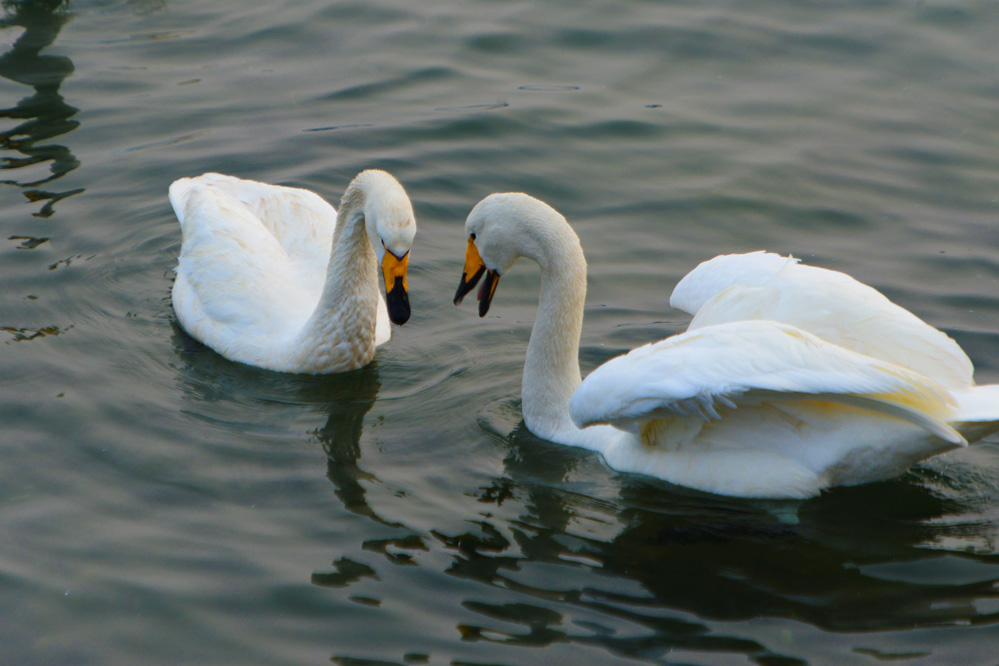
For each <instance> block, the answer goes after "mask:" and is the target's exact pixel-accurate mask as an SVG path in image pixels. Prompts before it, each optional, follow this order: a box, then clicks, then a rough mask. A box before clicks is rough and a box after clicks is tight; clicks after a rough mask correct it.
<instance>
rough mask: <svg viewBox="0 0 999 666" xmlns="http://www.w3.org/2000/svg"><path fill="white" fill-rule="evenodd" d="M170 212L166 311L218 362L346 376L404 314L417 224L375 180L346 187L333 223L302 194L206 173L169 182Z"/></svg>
mask: <svg viewBox="0 0 999 666" xmlns="http://www.w3.org/2000/svg"><path fill="white" fill-rule="evenodd" d="M170 203H171V205H172V206H173V209H174V212H175V213H176V215H177V219H178V220H179V221H180V225H181V229H182V233H183V240H182V245H181V251H180V257H179V264H178V267H177V279H176V281H175V282H174V287H173V305H174V310H175V311H176V313H177V318H178V320H179V321H180V324H181V325H182V326H183V327H184V329H185V330H186V331H187V332H188V333H190V334H191V335H192V336H193V337H195V338H197V339H198V340H200V341H201V342H203V343H204V344H206V345H208V346H209V347H211V348H212V349H214V350H215V351H217V352H219V353H220V354H222V355H223V356H225V357H226V358H229V359H231V360H233V361H238V362H241V363H246V364H249V365H255V366H259V367H263V368H268V369H271V370H277V371H282V372H301V373H327V372H339V371H344V370H350V369H352V368H357V367H360V366H362V365H365V364H366V363H368V362H369V361H370V360H371V358H372V357H373V355H374V350H375V346H376V345H379V344H382V343H384V342H386V341H387V340H388V339H389V337H390V336H391V331H390V326H389V319H390V312H392V313H393V314H394V316H393V317H392V319H393V320H395V321H396V323H400V324H401V323H404V322H405V321H406V319H407V318H408V316H409V302H408V297H407V294H406V289H405V287H406V285H405V280H406V273H405V271H406V263H407V261H408V252H409V249H410V247H411V246H412V242H413V236H414V235H415V232H416V223H415V221H414V218H413V209H412V205H411V203H410V201H409V198H408V196H407V195H406V192H405V190H404V189H403V188H402V186H401V185H400V184H399V183H398V181H396V180H395V178H393V177H392V176H391V175H389V174H388V173H385V172H384V171H376V170H368V171H364V172H362V173H360V174H359V175H358V176H357V177H356V178H355V179H354V180H353V181H352V182H351V183H350V185H349V186H348V187H347V190H346V192H345V193H344V196H343V199H342V201H341V208H340V215H339V217H338V215H337V212H336V210H335V209H334V208H333V206H331V205H329V204H328V203H327V202H326V201H324V200H323V199H322V198H321V197H320V196H318V195H316V194H315V193H313V192H309V191H308V190H303V189H297V188H291V187H281V186H276V185H269V184H266V183H259V182H255V181H250V180H241V179H238V178H233V177H231V176H223V175H220V174H214V173H207V174H204V175H202V176H199V177H197V178H182V179H180V180H177V181H176V182H174V183H173V184H172V185H171V186H170ZM379 265H381V266H382V268H383V270H384V271H385V274H386V290H387V291H388V294H389V306H390V307H389V309H388V311H387V310H386V304H385V298H384V297H383V296H382V295H381V293H380V291H379V289H378V266H379ZM389 282H391V284H389Z"/></svg>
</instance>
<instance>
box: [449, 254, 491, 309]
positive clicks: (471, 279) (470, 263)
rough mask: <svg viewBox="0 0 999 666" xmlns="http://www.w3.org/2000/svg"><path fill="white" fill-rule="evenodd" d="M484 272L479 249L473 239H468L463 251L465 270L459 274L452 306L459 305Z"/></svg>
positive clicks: (483, 263)
mask: <svg viewBox="0 0 999 666" xmlns="http://www.w3.org/2000/svg"><path fill="white" fill-rule="evenodd" d="M485 272H486V264H485V262H483V261H482V257H480V256H479V248H477V247H475V239H474V238H469V239H468V249H467V250H465V270H464V272H462V274H461V282H459V283H458V291H457V293H455V295H454V304H455V305H460V304H461V299H463V298H465V294H467V293H468V292H470V291H472V289H474V288H475V285H476V284H477V283H478V281H479V278H481V277H482V274H483V273H485Z"/></svg>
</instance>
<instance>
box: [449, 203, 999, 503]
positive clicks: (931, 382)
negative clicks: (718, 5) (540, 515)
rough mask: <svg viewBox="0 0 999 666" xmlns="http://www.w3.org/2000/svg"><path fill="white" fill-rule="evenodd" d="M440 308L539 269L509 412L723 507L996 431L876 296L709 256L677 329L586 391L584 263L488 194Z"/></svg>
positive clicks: (962, 386) (766, 262) (683, 289)
mask: <svg viewBox="0 0 999 666" xmlns="http://www.w3.org/2000/svg"><path fill="white" fill-rule="evenodd" d="M465 234H466V236H467V238H468V246H467V251H466V257H465V269H464V273H463V275H462V278H461V282H460V284H459V287H458V291H457V294H456V295H455V299H454V300H455V304H456V305H457V304H459V303H460V302H461V300H462V298H463V297H464V296H465V295H466V294H467V293H468V292H470V291H471V290H472V289H473V288H474V286H475V285H476V284H477V283H478V281H479V280H480V278H482V277H483V275H484V276H485V279H484V281H483V283H482V285H481V287H480V289H479V292H478V298H479V314H480V316H484V315H485V314H486V312H487V311H488V309H489V305H490V303H491V301H492V299H493V296H494V294H495V292H496V287H497V284H498V282H499V279H500V276H501V275H504V274H506V272H507V271H509V270H510V268H511V267H512V266H513V264H514V263H515V262H516V261H517V259H518V258H520V257H526V258H528V259H531V260H533V261H535V262H537V263H538V265H539V266H540V269H541V286H540V299H539V307H538V315H537V319H536V321H535V323H534V328H533V330H532V332H531V338H530V342H529V343H528V347H527V356H526V359H525V362H524V376H523V384H522V411H523V415H524V422H525V424H526V426H527V428H528V429H529V430H530V431H531V432H533V433H534V434H535V435H538V436H540V437H543V438H545V439H548V440H551V441H553V442H558V443H561V444H568V445H574V446H581V447H585V448H588V449H594V450H597V451H599V452H601V453H602V455H603V457H604V459H605V460H606V462H607V463H608V464H609V465H610V466H611V467H613V468H615V469H617V470H621V471H627V472H638V473H642V474H647V475H651V476H654V477H658V478H661V479H664V480H666V481H669V482H671V483H675V484H678V485H682V486H687V487H690V488H695V489H699V490H703V491H707V492H712V493H718V494H722V495H734V496H743V497H761V498H805V497H811V496H815V495H817V494H819V493H820V492H821V491H823V490H825V489H827V488H830V487H833V486H837V485H854V484H860V483H866V482H869V481H875V480H880V479H886V478H891V477H893V476H896V475H898V474H900V473H902V472H903V471H904V470H906V469H907V468H908V467H910V466H911V465H913V464H914V463H916V462H918V461H919V460H922V459H924V458H927V457H929V456H932V455H935V454H938V453H942V452H944V451H949V450H951V449H954V448H957V447H960V446H965V445H967V443H968V442H969V441H974V440H977V439H980V438H982V437H984V436H986V435H988V434H989V433H991V432H994V431H996V430H999V385H988V386H976V385H975V384H974V381H973V379H972V371H973V368H972V364H971V361H970V360H969V359H968V357H967V356H966V355H965V353H964V352H963V351H962V350H961V348H960V347H959V346H958V345H957V343H956V342H954V341H953V340H952V339H951V338H949V337H948V336H947V335H945V334H944V333H942V332H941V331H938V330H937V329H935V328H933V327H931V326H929V325H928V324H926V323H924V322H923V321H921V320H920V319H918V318H917V317H916V316H915V315H913V314H912V313H910V312H908V311H907V310H905V309H903V308H901V307H899V306H897V305H895V304H893V303H892V302H890V301H889V300H888V299H887V298H885V297H884V296H883V295H882V294H881V293H879V292H878V291H876V290H875V289H873V288H871V287H868V286H866V285H863V284H861V283H859V282H857V281H856V280H854V279H853V278H851V277H849V276H847V275H845V274H843V273H838V272H835V271H830V270H825V269H821V268H816V267H810V266H803V265H801V264H799V263H798V261H797V260H795V259H792V258H786V257H781V256H778V255H776V254H771V253H766V252H754V253H749V254H741V255H726V256H719V257H715V258H714V259H711V260H710V261H706V262H704V263H702V264H701V265H700V266H698V267H697V268H695V269H694V270H693V271H692V272H691V273H690V274H688V275H687V276H686V277H684V278H683V280H681V281H680V283H679V284H678V285H677V287H676V289H675V290H674V292H673V295H672V297H671V299H670V304H671V305H672V306H674V307H676V308H679V309H682V310H685V311H687V312H689V313H691V314H693V315H694V318H693V320H692V321H691V323H690V326H689V328H688V330H687V331H686V332H684V333H681V334H679V335H675V336H672V337H669V338H666V339H665V340H661V341H659V342H654V343H651V344H647V345H645V346H642V347H639V348H637V349H634V350H632V351H631V352H629V353H627V354H625V355H623V356H619V357H617V358H615V359H612V360H610V361H608V362H607V363H605V364H604V365H602V366H600V367H599V368H597V369H596V370H594V371H593V372H592V373H591V374H590V375H589V376H587V377H586V379H585V380H582V379H581V376H580V371H579V361H578V353H579V336H580V332H581V330H582V323H583V306H584V301H585V299H586V260H585V259H584V257H583V251H582V248H581V247H580V243H579V238H578V237H577V236H576V234H575V233H574V232H573V230H572V228H571V227H570V226H569V224H568V223H567V222H566V220H565V218H563V217H562V215H560V214H559V213H558V212H557V211H555V210H554V209H553V208H551V207H550V206H548V205H547V204H545V203H543V202H542V201H539V200H537V199H534V198H532V197H530V196H528V195H526V194H519V193H507V194H493V195H490V196H488V197H486V198H485V199H483V200H482V201H480V202H479V203H478V204H477V205H476V206H475V208H473V209H472V211H471V212H470V213H469V215H468V219H467V220H466V223H465Z"/></svg>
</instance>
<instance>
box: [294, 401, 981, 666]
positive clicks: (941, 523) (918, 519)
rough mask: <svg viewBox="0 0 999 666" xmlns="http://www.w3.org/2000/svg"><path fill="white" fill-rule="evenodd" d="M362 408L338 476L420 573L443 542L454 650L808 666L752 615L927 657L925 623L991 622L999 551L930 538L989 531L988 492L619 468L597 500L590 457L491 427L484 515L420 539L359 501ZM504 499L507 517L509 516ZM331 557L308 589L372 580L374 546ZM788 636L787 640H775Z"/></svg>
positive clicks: (349, 429)
mask: <svg viewBox="0 0 999 666" xmlns="http://www.w3.org/2000/svg"><path fill="white" fill-rule="evenodd" d="M344 410H347V411H348V412H349V414H347V413H344ZM499 410H500V411H505V412H507V413H506V414H501V415H500V418H499V419H495V418H494V416H495V415H491V416H489V417H487V419H486V420H487V421H489V420H494V421H495V420H503V419H508V418H509V416H510V413H512V412H513V411H514V410H515V406H511V405H501V406H500V407H499ZM366 411H367V405H365V404H364V403H363V400H362V401H361V402H358V403H356V404H354V405H353V406H351V405H350V404H342V405H340V406H338V407H336V408H334V412H335V413H336V414H337V419H336V420H337V423H334V419H332V418H331V420H330V422H329V423H327V425H326V426H325V427H324V428H323V429H322V430H321V431H319V433H318V435H319V437H320V440H321V441H323V443H324V447H325V448H326V450H327V451H328V452H329V453H330V462H329V466H328V476H329V478H330V480H331V481H333V483H334V485H335V486H336V487H337V495H338V497H340V499H341V501H343V502H344V505H345V507H346V508H348V509H349V510H350V511H352V512H353V513H355V514H358V515H362V516H367V517H369V518H372V519H373V520H375V521H377V522H378V523H380V524H381V525H390V526H394V527H398V528H401V530H400V532H399V533H400V534H404V535H405V536H402V537H401V538H397V539H381V540H379V541H378V542H377V543H374V542H369V543H366V544H365V546H364V550H365V551H369V552H373V553H378V554H381V555H384V556H385V558H386V560H387V561H388V562H390V563H392V564H400V563H403V564H413V565H419V564H422V565H423V566H427V565H426V564H423V563H426V562H429V561H439V560H438V558H424V557H421V554H422V553H424V552H427V551H437V552H440V551H443V552H444V553H447V555H448V558H447V560H446V565H445V566H444V568H443V569H442V570H441V571H439V573H440V574H442V575H444V576H445V577H448V578H452V579H456V580H458V581H461V582H462V583H463V584H464V587H463V588H462V589H461V593H454V592H452V593H451V594H450V595H449V596H450V598H451V599H453V600H454V601H455V603H456V604H460V608H458V607H455V608H454V609H453V616H454V617H455V618H462V619H456V620H455V632H456V635H457V636H459V637H460V641H461V642H462V643H465V644H474V643H479V642H481V643H484V644H495V645H497V646H500V645H502V646H505V647H535V648H536V647H552V646H556V645H559V644H576V645H578V646H587V647H596V648H599V649H600V651H601V652H604V653H606V654H607V655H609V656H617V657H627V658H631V659H637V660H644V661H653V662H657V663H658V662H662V661H663V660H666V659H667V658H668V657H671V656H675V655H677V654H681V655H682V654H685V653H690V654H699V655H701V656H703V655H704V654H706V653H707V654H717V655H722V654H729V655H732V654H742V655H745V656H746V657H747V658H748V659H750V660H751V661H752V662H754V663H759V664H782V665H792V664H805V663H808V662H807V661H805V660H802V659H800V658H799V656H798V655H802V654H807V653H808V652H809V651H810V650H811V649H812V648H806V647H805V646H801V645H794V644H793V642H788V641H787V640H786V637H787V634H786V633H785V634H781V633H780V631H779V630H777V629H774V630H773V631H772V632H768V631H766V630H757V631H748V630H747V629H746V628H745V627H746V625H747V624H752V625H754V626H755V625H757V624H759V623H761V622H762V623H763V624H764V625H767V624H772V625H774V626H778V627H779V626H781V625H782V623H785V622H786V623H792V624H793V625H797V624H798V623H802V622H804V623H807V624H808V625H810V626H813V627H817V628H819V629H822V630H826V631H829V632H837V633H841V634H856V635H857V636H859V637H860V638H858V639H856V640H855V641H854V642H853V643H852V645H851V644H850V643H848V642H844V647H843V649H844V650H845V651H847V653H848V654H852V655H858V656H866V657H874V658H876V659H891V660H898V659H914V658H918V657H925V656H928V655H930V654H931V653H932V652H933V650H932V649H926V648H924V647H919V646H920V645H922V644H921V643H920V642H919V639H920V631H921V630H926V631H927V632H929V631H932V630H936V629H938V628H941V627H955V628H957V627H963V626H967V625H969V624H974V625H991V624H996V623H999V587H997V585H996V583H995V581H996V578H997V573H996V565H997V564H999V559H997V553H996V552H995V551H994V550H992V551H988V552H982V551H979V552H977V553H972V552H962V551H957V552H954V551H953V550H952V551H951V552H940V551H939V550H933V549H931V548H930V547H929V546H931V544H933V543H934V542H939V541H940V540H941V539H942V538H947V537H950V538H956V537H958V536H960V538H962V539H965V541H964V543H977V544H981V543H982V542H983V539H984V540H991V539H993V538H994V536H995V534H996V533H997V524H996V521H995V520H994V519H989V518H987V517H984V516H983V515H982V514H980V513H978V514H977V515H978V519H975V518H972V517H970V516H969V512H974V509H973V507H975V506H979V505H980V504H981V502H982V501H983V498H982V492H992V493H993V495H994V494H995V488H994V487H991V489H989V488H986V487H981V488H978V489H975V490H974V491H972V492H970V493H969V494H967V495H966V496H964V497H955V496H953V494H951V495H950V496H948V493H947V491H946V489H945V488H942V487H940V486H938V485H937V483H938V480H937V479H935V478H934V475H933V474H932V473H929V472H926V471H925V470H923V471H917V472H914V473H912V474H911V475H910V477H909V478H907V479H905V480H895V481H890V482H885V483H878V484H869V485H865V486H861V487H857V488H843V489H840V490H839V491H837V492H836V493H830V494H828V495H824V496H822V497H820V498H818V499H815V500H811V501H807V502H796V501H795V502H766V501H764V502H746V501H733V500H731V499H730V498H724V497H717V496H711V495H703V494H700V493H696V492H690V491H685V490H683V489H675V488H672V487H670V486H668V485H667V484H663V483H659V482H656V481H654V480H649V479H644V478H640V477H633V476H630V475H620V476H619V477H618V481H619V486H618V488H617V496H616V497H613V498H606V499H600V498H598V497H594V493H592V492H587V490H588V489H587V488H580V487H578V486H577V485H575V484H574V482H573V480H572V479H573V475H574V472H575V470H577V468H579V467H580V466H581V465H584V464H585V463H586V459H587V458H591V457H592V454H591V453H590V452H585V451H580V450H575V449H572V448H569V447H559V446H557V445H552V444H550V443H546V442H543V441H541V440H538V439H537V438H535V437H534V436H533V435H531V434H530V433H529V432H528V431H527V430H526V429H525V428H524V427H523V424H522V423H520V424H519V425H517V426H516V427H514V428H513V429H512V431H508V432H509V434H507V435H506V436H504V437H502V438H501V439H500V438H498V437H497V439H498V440H499V441H500V443H501V445H502V446H503V447H505V448H506V450H507V455H506V456H505V460H504V463H505V470H504V474H503V475H501V476H497V477H495V478H493V479H492V480H491V482H490V483H488V484H486V485H484V486H482V487H481V488H479V490H478V492H477V493H476V495H475V499H476V500H477V501H478V503H479V504H481V505H482V507H483V510H482V511H481V512H478V513H476V514H475V515H469V516H468V517H467V519H466V521H465V523H466V525H468V526H469V527H468V529H465V530H461V531H441V530H431V531H430V532H429V533H425V534H421V533H420V531H419V530H413V529H411V528H409V527H407V526H405V525H401V524H398V523H390V522H389V521H386V520H384V519H383V518H381V517H380V516H378V515H377V514H375V512H374V511H373V510H372V509H371V508H370V506H368V504H367V502H366V500H365V492H364V489H363V488H362V487H361V481H370V480H374V479H375V476H374V475H373V474H371V473H370V472H366V471H364V470H362V469H361V468H360V466H359V465H358V462H359V460H360V458H361V450H360V449H359V448H358V447H359V446H360V442H359V440H360V434H361V426H360V420H361V418H362V417H363V414H364V412H366ZM334 412H331V417H332V416H333V413H334ZM486 425H487V427H490V429H493V428H499V427H502V424H497V423H487V424H486ZM493 434H494V436H495V435H496V433H495V432H494V433H493ZM913 477H916V478H915V479H914V478H913ZM914 480H918V481H921V483H920V482H914ZM997 499H999V498H996V497H993V500H997ZM511 507H513V508H514V514H515V515H513V516H512V518H507V519H504V518H502V517H501V516H503V515H506V516H510V509H511ZM594 526H596V529H592V528H593V527H594ZM952 545H954V544H953V543H952ZM389 546H390V547H389ZM333 565H334V570H332V571H329V572H322V573H320V572H316V573H313V575H312V582H313V584H316V585H320V586H323V587H328V588H350V587H351V586H353V585H356V584H359V583H361V582H362V581H366V582H367V583H369V584H376V585H377V584H378V583H377V581H379V580H380V574H381V573H382V572H381V564H380V563H379V561H378V559H377V558H376V557H372V558H370V559H367V560H364V561H359V560H358V559H351V558H347V557H341V558H339V559H337V560H335V561H334V562H333ZM431 566H432V565H431ZM958 587H959V588H960V590H961V591H960V594H959V595H957V596H956V595H955V589H957V588H958ZM385 594H386V596H390V595H391V591H390V590H386V592H385ZM361 598H362V597H351V599H352V600H354V601H358V599H361ZM363 598H368V597H363ZM375 601H378V600H377V599H376V600H375ZM379 603H380V601H379ZM466 611H467V612H466ZM468 612H470V613H472V616H473V617H477V618H478V619H477V620H472V621H470V620H469V619H468V617H469V615H468ZM785 631H786V630H785ZM881 634H883V635H884V636H886V637H887V638H882V636H881ZM780 635H784V636H785V640H784V642H783V644H782V642H781V640H774V639H773V637H774V636H780ZM747 636H752V638H750V637H747ZM757 636H759V638H758V639H757ZM883 641H887V644H886V643H884V642H883ZM908 641H913V645H914V646H915V647H906V646H907V645H909V643H908ZM412 647H414V648H415V647H420V646H412ZM438 656H439V655H438ZM352 659H353V657H351V656H349V655H343V654H339V655H334V656H333V661H334V662H335V663H353V661H352ZM503 663H506V662H503ZM670 663H672V662H670ZM683 663H687V662H683ZM697 663H700V662H697ZM710 663H713V662H710ZM740 663H742V662H740Z"/></svg>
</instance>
